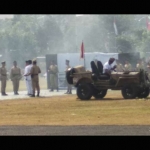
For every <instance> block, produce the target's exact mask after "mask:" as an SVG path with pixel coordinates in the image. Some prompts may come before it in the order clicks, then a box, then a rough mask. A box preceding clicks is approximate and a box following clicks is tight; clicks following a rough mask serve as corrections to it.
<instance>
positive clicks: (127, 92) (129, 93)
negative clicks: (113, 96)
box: [121, 85, 137, 99]
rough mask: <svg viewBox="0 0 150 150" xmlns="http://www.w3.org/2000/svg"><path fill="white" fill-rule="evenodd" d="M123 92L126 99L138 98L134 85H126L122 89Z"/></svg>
mask: <svg viewBox="0 0 150 150" xmlns="http://www.w3.org/2000/svg"><path fill="white" fill-rule="evenodd" d="M121 92H122V96H123V97H124V98H125V99H133V98H136V96H137V88H136V87H135V86H132V85H125V86H124V87H123V88H122V90H121Z"/></svg>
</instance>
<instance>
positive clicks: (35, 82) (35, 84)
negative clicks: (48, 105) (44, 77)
mask: <svg viewBox="0 0 150 150" xmlns="http://www.w3.org/2000/svg"><path fill="white" fill-rule="evenodd" d="M32 64H33V66H32V67H31V72H30V73H31V79H32V89H33V94H32V95H31V97H35V89H37V97H39V95H40V86H39V76H38V75H39V73H41V69H40V68H39V66H37V65H36V60H33V61H32Z"/></svg>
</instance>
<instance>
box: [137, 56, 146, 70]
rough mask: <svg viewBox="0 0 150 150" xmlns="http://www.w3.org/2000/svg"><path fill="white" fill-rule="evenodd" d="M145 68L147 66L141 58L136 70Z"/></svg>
mask: <svg viewBox="0 0 150 150" xmlns="http://www.w3.org/2000/svg"><path fill="white" fill-rule="evenodd" d="M144 68H145V67H144V64H143V62H142V60H141V59H139V61H138V63H137V65H136V71H140V70H141V69H144Z"/></svg>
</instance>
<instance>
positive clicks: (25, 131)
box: [0, 126, 150, 136]
mask: <svg viewBox="0 0 150 150" xmlns="http://www.w3.org/2000/svg"><path fill="white" fill-rule="evenodd" d="M0 135H16V136H17V135H62V136H63V135H68V136H69V135H72V136H73V135H89V136H90V135H92V136H93V135H95V136H96V135H112V136H113V135H139V136H140V135H148V136H149V135H150V126H0Z"/></svg>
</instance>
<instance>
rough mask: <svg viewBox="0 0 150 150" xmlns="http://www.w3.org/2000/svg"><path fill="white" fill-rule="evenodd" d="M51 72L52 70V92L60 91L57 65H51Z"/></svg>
mask: <svg viewBox="0 0 150 150" xmlns="http://www.w3.org/2000/svg"><path fill="white" fill-rule="evenodd" d="M49 70H50V85H51V90H53V89H57V90H58V81H57V74H58V67H57V65H51V66H50V67H49Z"/></svg>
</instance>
